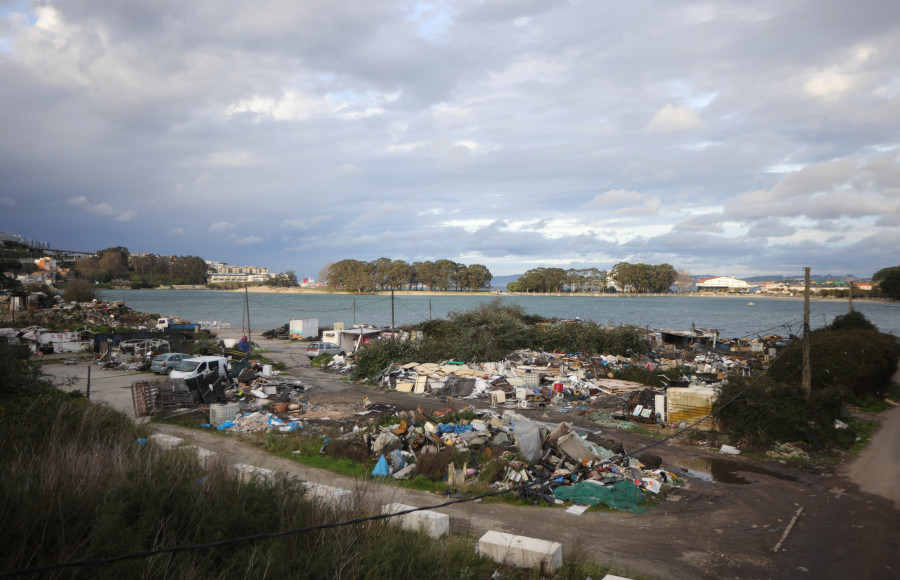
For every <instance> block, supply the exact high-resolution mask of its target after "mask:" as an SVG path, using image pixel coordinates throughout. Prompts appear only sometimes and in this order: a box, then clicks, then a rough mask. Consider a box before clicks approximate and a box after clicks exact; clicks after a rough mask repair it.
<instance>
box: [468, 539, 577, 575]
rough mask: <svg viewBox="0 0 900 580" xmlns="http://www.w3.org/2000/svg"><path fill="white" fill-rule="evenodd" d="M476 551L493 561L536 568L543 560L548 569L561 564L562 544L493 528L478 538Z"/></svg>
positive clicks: (554, 568) (553, 568) (555, 567)
mask: <svg viewBox="0 0 900 580" xmlns="http://www.w3.org/2000/svg"><path fill="white" fill-rule="evenodd" d="M478 552H479V553H480V554H484V555H485V556H490V557H491V558H492V559H493V560H494V561H495V562H501V563H502V562H506V563H508V564H513V565H515V566H521V567H523V568H536V567H538V566H540V565H541V562H544V563H545V565H546V566H547V568H549V569H550V570H556V569H557V568H559V567H560V566H562V544H560V543H559V542H549V541H547V540H539V539H537V538H527V537H525V536H514V535H513V534H505V533H503V532H495V531H493V530H491V531H489V532H487V533H486V534H484V535H483V536H481V538H480V539H479V540H478Z"/></svg>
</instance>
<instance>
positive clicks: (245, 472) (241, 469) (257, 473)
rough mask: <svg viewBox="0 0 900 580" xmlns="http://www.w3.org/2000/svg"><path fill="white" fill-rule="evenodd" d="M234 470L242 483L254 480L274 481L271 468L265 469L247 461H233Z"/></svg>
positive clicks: (273, 473)
mask: <svg viewBox="0 0 900 580" xmlns="http://www.w3.org/2000/svg"><path fill="white" fill-rule="evenodd" d="M234 470H235V471H236V472H237V474H238V477H239V478H240V480H241V481H242V482H244V483H247V482H250V481H254V480H258V481H261V482H268V483H273V482H274V481H275V472H274V471H272V470H271V469H265V468H263V467H257V466H255V465H249V464H247V463H235V464H234Z"/></svg>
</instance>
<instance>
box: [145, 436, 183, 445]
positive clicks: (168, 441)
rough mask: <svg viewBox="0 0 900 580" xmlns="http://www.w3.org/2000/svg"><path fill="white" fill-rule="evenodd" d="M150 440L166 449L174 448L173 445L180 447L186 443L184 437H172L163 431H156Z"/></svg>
mask: <svg viewBox="0 0 900 580" xmlns="http://www.w3.org/2000/svg"><path fill="white" fill-rule="evenodd" d="M150 441H152V442H153V443H156V444H157V445H159V446H160V447H164V448H166V449H172V448H173V447H178V446H179V445H181V444H182V443H184V439H182V438H181V437H172V436H171V435H163V434H162V433H154V434H153V435H151V436H150Z"/></svg>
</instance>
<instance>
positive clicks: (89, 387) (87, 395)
mask: <svg viewBox="0 0 900 580" xmlns="http://www.w3.org/2000/svg"><path fill="white" fill-rule="evenodd" d="M84 396H85V398H87V400H88V401H90V400H91V365H88V376H87V391H86V392H85V395H84Z"/></svg>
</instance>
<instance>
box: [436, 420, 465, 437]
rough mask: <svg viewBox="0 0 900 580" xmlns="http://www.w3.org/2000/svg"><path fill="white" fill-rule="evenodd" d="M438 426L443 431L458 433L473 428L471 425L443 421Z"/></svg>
mask: <svg viewBox="0 0 900 580" xmlns="http://www.w3.org/2000/svg"><path fill="white" fill-rule="evenodd" d="M437 428H438V431H440V432H441V433H456V434H457V435H459V434H460V433H465V432H466V431H471V430H472V426H471V425H455V424H451V423H441V424H439V425H438V426H437Z"/></svg>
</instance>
